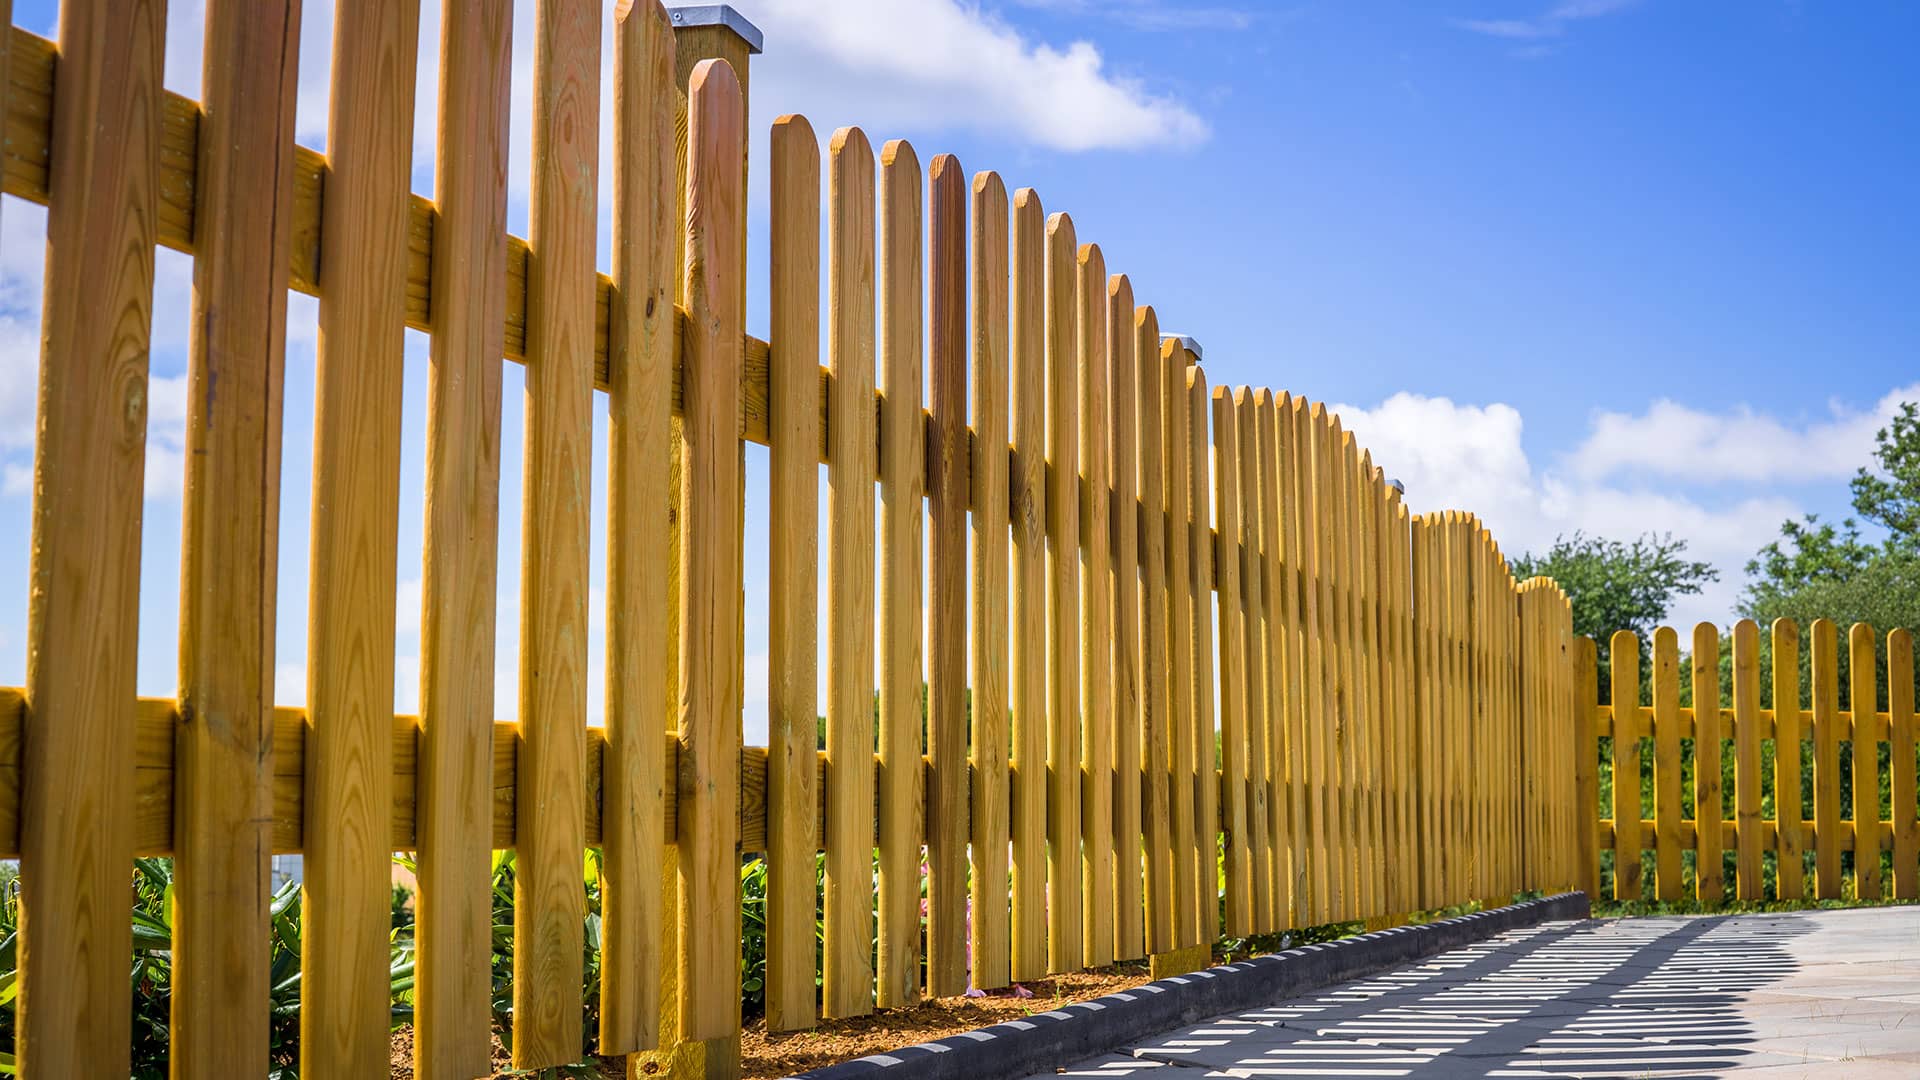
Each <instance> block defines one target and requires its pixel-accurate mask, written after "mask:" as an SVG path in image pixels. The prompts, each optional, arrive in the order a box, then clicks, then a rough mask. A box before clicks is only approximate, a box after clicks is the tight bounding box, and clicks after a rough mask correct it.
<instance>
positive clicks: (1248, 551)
mask: <svg viewBox="0 0 1920 1080" xmlns="http://www.w3.org/2000/svg"><path fill="white" fill-rule="evenodd" d="M1233 414H1234V420H1233V429H1234V463H1235V466H1236V468H1237V470H1238V473H1239V475H1238V476H1237V477H1236V483H1237V484H1238V488H1239V491H1238V498H1237V500H1236V506H1235V509H1236V510H1237V511H1238V516H1239V520H1238V521H1237V522H1236V524H1235V531H1236V533H1237V539H1238V543H1237V545H1236V547H1237V551H1236V553H1235V554H1236V557H1237V559H1238V562H1239V574H1240V596H1239V602H1238V606H1239V612H1240V635H1241V646H1240V647H1241V655H1240V663H1241V665H1242V667H1241V669H1240V671H1241V675H1242V678H1243V680H1244V684H1245V688H1244V690H1243V691H1242V693H1243V694H1244V696H1243V697H1242V698H1241V707H1242V708H1243V709H1244V710H1245V712H1244V713H1243V719H1242V725H1243V726H1242V729H1241V730H1242V732H1243V735H1242V740H1243V742H1244V744H1245V747H1246V755H1247V757H1246V773H1247V793H1246V800H1247V805H1246V832H1247V852H1248V856H1249V857H1248V861H1247V876H1248V885H1249V886H1250V893H1251V903H1252V907H1250V908H1249V909H1248V910H1249V913H1250V915H1251V918H1252V920H1253V930H1254V932H1255V933H1259V934H1264V933H1269V932H1271V931H1272V930H1273V928H1274V920H1273V852H1272V849H1271V848H1270V847H1269V846H1268V822H1267V805H1268V802H1269V800H1270V798H1271V791H1270V789H1269V787H1268V775H1267V769H1268V765H1269V761H1268V758H1267V731H1268V716H1269V713H1268V706H1269V704H1270V703H1269V701H1268V697H1267V677H1268V676H1269V675H1270V674H1271V673H1272V672H1271V668H1270V666H1269V665H1268V663H1267V630H1268V625H1267V617H1266V602H1265V601H1264V599H1263V596H1264V594H1265V592H1266V577H1265V570H1266V568H1265V567H1264V566H1263V565H1262V558H1263V555H1262V549H1261V538H1260V515H1261V506H1260V494H1261V493H1260V428H1259V417H1258V415H1257V414H1256V411H1255V408H1254V399H1253V390H1252V389H1251V388H1249V387H1245V386H1243V387H1240V388H1239V389H1238V390H1236V391H1234V394H1233Z"/></svg>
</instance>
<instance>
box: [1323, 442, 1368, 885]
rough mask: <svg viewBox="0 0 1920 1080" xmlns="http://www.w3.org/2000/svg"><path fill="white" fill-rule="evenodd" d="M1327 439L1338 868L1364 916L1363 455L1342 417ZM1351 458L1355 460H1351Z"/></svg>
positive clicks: (1331, 748)
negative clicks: (1358, 526) (1359, 482)
mask: <svg viewBox="0 0 1920 1080" xmlns="http://www.w3.org/2000/svg"><path fill="white" fill-rule="evenodd" d="M1325 440H1326V447H1327V453H1326V469H1327V472H1326V476H1327V490H1328V493H1329V495H1330V500H1329V501H1330V503H1331V513H1330V514H1329V520H1328V523H1327V524H1328V528H1329V529H1330V533H1329V535H1328V543H1327V550H1328V551H1329V552H1330V553H1331V559H1332V569H1333V640H1334V650H1335V652H1334V656H1333V657H1332V660H1333V672H1332V676H1333V682H1334V707H1335V710H1336V711H1335V714H1334V715H1335V721H1334V732H1333V743H1332V745H1331V747H1330V750H1331V751H1332V754H1333V757H1334V762H1333V771H1334V773H1335V775H1337V776H1338V778H1339V781H1338V782H1339V803H1340V808H1339V811H1338V816H1337V817H1336V820H1337V821H1339V823H1340V833H1339V842H1338V843H1339V861H1338V862H1337V864H1336V867H1335V868H1336V870H1337V872H1338V873H1339V875H1340V885H1339V888H1338V890H1337V893H1336V894H1337V895H1338V897H1339V899H1340V906H1339V910H1340V912H1341V914H1340V917H1341V918H1342V919H1363V918H1365V917H1366V916H1367V915H1368V914H1369V912H1367V910H1366V893H1365V892H1364V891H1363V886H1364V884H1365V883H1364V882H1363V881H1362V879H1361V857H1362V850H1363V843H1364V840H1363V838H1364V835H1365V830H1366V818H1365V804H1364V802H1363V800H1362V797H1361V789H1360V784H1361V776H1360V773H1359V762H1358V760H1357V759H1356V757H1355V749H1356V745H1357V742H1358V735H1357V731H1358V727H1359V723H1360V711H1359V710H1360V708H1361V705H1360V702H1361V698H1360V694H1359V691H1358V688H1357V687H1356V685H1355V682H1356V680H1357V678H1358V676H1357V672H1356V667H1357V661H1358V655H1357V654H1358V651H1359V650H1358V641H1359V637H1358V631H1359V628H1358V625H1357V623H1358V619H1357V609H1356V599H1357V598H1356V596H1355V588H1354V580H1355V578H1356V576H1357V570H1356V568H1355V566H1354V534H1353V530H1354V519H1353V515H1352V510H1351V503H1352V501H1353V494H1354V493H1353V478H1352V471H1353V466H1355V465H1357V464H1358V461H1357V455H1354V454H1351V453H1350V452H1349V451H1350V449H1351V447H1352V444H1351V443H1350V442H1349V440H1348V438H1347V432H1346V431H1345V429H1344V428H1343V427H1342V426H1341V422H1340V418H1339V417H1338V416H1331V415H1330V416H1329V417H1328V425H1327V431H1326V434H1325ZM1350 457H1353V458H1355V460H1353V461H1351V462H1350V461H1349V458H1350Z"/></svg>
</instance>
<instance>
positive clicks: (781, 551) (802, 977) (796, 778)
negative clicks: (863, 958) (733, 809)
mask: <svg viewBox="0 0 1920 1080" xmlns="http://www.w3.org/2000/svg"><path fill="white" fill-rule="evenodd" d="M770 162H771V164H770V174H771V183H772V188H771V190H772V195H773V198H772V204H773V205H772V218H771V223H770V229H769V233H770V235H771V238H772V240H771V242H772V251H771V257H770V259H769V266H770V267H771V271H770V275H771V280H770V282H769V284H768V289H767V295H768V297H769V300H770V303H771V305H772V313H771V319H770V322H769V327H770V329H769V331H768V335H767V336H768V338H769V339H770V342H769V343H770V344H771V345H772V346H773V351H772V357H771V359H772V362H773V372H772V375H773V377H772V381H771V382H770V384H769V396H770V401H769V410H770V411H769V429H770V431H771V433H772V435H771V440H770V441H771V443H772V448H773V449H772V454H771V455H770V473H771V475H770V485H771V491H770V492H769V495H770V500H771V501H770V505H769V508H768V536H769V543H768V545H767V551H768V555H769V558H770V560H771V563H770V565H769V567H768V576H767V623H768V648H769V654H768V660H767V753H768V759H769V762H770V765H769V768H768V772H767V803H768V806H769V808H770V809H769V813H768V815H767V827H768V830H769V835H768V837H767V981H766V993H767V1024H768V1027H769V1028H771V1029H772V1030H776V1031H798V1030H800V1029H803V1028H810V1027H812V1026H813V1021H814V1013H815V1007H814V985H813V967H814V959H813V949H814V912H815V910H816V907H817V902H818V896H817V891H818V889H817V879H816V878H815V876H814V851H815V850H816V847H817V843H818V841H817V837H816V836H815V835H814V804H815V802H816V801H817V799H818V792H817V791H816V783H815V769H814V754H815V750H816V748H817V747H816V743H817V741H818V739H819V728H818V717H819V700H818V690H817V680H818V675H819V629H818V627H819V603H820V600H819V594H820V589H819V572H820V550H819V537H820V510H819V507H820V464H819V462H818V461H816V460H815V457H814V447H816V446H818V445H819V443H820V435H821V432H820V413H819V411H818V410H817V409H816V408H815V401H816V390H817V383H816V380H815V377H814V376H815V372H816V371H817V370H818V369H819V364H820V144H819V142H818V141H817V140H816V139H815V138H814V134H813V127H812V125H810V124H808V123H807V121H806V119H805V118H804V117H799V116H783V117H781V118H780V119H778V120H776V121H774V125H773V137H772V154H771V158H770Z"/></svg>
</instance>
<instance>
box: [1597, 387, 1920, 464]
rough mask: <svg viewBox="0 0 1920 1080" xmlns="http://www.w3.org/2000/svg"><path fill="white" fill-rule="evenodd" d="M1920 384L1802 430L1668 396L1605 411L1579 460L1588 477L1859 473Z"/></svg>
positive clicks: (1837, 410) (1838, 406) (1833, 413)
mask: <svg viewBox="0 0 1920 1080" xmlns="http://www.w3.org/2000/svg"><path fill="white" fill-rule="evenodd" d="M1903 401H1920V383H1914V384H1913V385H1911V386H1905V387H1901V388H1899V389H1896V390H1892V391H1890V392H1888V393H1887V394H1886V396H1884V397H1882V398H1881V399H1880V400H1879V402H1878V403H1876V404H1875V406H1874V407H1873V408H1871V409H1851V408H1848V407H1847V406H1846V405H1844V404H1842V403H1839V402H1835V403H1833V404H1832V405H1831V406H1829V415H1828V417H1827V418H1826V419H1824V420H1819V421H1814V422H1811V423H1806V424H1803V425H1799V426H1795V425H1792V424H1789V423H1786V422H1783V421H1781V420H1779V419H1778V418H1775V417H1772V416H1768V415H1766V414H1764V413H1757V412H1755V411H1753V410H1752V409H1751V408H1748V407H1747V406H1744V405H1742V406H1739V407H1737V408H1735V409H1734V410H1732V411H1731V412H1726V413H1710V412H1705V411H1702V410H1699V409H1694V408H1690V407H1688V406H1685V405H1681V404H1679V403H1677V402H1673V401H1669V400H1666V399H1661V400H1659V401H1656V402H1654V403H1653V404H1652V405H1650V406H1649V407H1648V408H1647V411H1645V412H1643V413H1638V414H1631V415H1630V414H1627V413H1615V412H1600V413H1596V414H1595V416H1594V418H1593V430H1592V431H1591V432H1590V433H1589V434H1588V435H1587V438H1586V440H1585V441H1584V442H1582V443H1581V444H1580V447H1579V449H1577V450H1575V451H1574V453H1573V457H1572V466H1573V469H1574V471H1576V472H1577V473H1579V474H1580V475H1581V476H1583V477H1586V478H1588V479H1599V478H1602V477H1607V476H1612V475H1615V474H1620V473H1627V474H1635V473H1644V474H1650V475H1655V476H1671V477H1675V478H1680V479H1693V480H1745V481H1755V482H1767V481H1790V480H1818V479H1829V478H1836V477H1845V476H1851V475H1852V474H1853V471H1854V470H1855V469H1857V468H1859V467H1860V466H1861V465H1862V464H1864V463H1865V462H1866V461H1867V459H1868V457H1869V455H1870V454H1871V453H1872V450H1873V435H1874V432H1876V431H1878V430H1879V429H1880V428H1882V427H1884V426H1886V424H1887V422H1888V421H1889V420H1890V419H1892V417H1893V415H1894V412H1895V411H1896V410H1897V409H1898V408H1899V406H1900V403H1901V402H1903Z"/></svg>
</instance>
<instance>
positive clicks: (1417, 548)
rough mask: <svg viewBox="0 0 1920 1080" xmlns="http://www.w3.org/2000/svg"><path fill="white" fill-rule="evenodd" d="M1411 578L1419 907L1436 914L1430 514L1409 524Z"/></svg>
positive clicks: (1414, 772)
mask: <svg viewBox="0 0 1920 1080" xmlns="http://www.w3.org/2000/svg"><path fill="white" fill-rule="evenodd" d="M1408 533H1409V535H1408V544H1407V548H1408V576H1409V578H1410V580H1411V593H1412V602H1413V642H1412V645H1413V648H1412V665H1413V675H1414V680H1413V742H1412V752H1413V760H1414V762H1415V765H1416V767H1415V769H1414V771H1413V783H1414V809H1415V827H1414V835H1415V840H1416V848H1417V850H1418V856H1417V858H1418V867H1419V874H1420V887H1419V900H1418V902H1419V905H1420V907H1421V908H1422V909H1427V910H1430V909H1432V908H1433V907H1434V906H1435V905H1436V904H1437V903H1438V900H1437V897H1438V896H1439V892H1440V890H1439V887H1438V885H1437V884H1436V883H1435V881H1434V877H1435V874H1436V873H1437V871H1438V869H1439V857H1438V849H1437V848H1436V847H1435V843H1436V841H1435V839H1434V835H1435V830H1436V829H1437V828H1438V825H1439V820H1440V814H1439V811H1438V808H1437V805H1436V800H1437V796H1438V792H1437V791H1436V787H1437V785H1436V784H1435V783H1434V782H1433V779H1432V776H1433V757H1434V755H1435V753H1437V751H1438V747H1437V745H1436V743H1435V738H1434V732H1433V726H1434V709H1435V700H1434V687H1435V685H1436V680H1437V672H1436V670H1435V666H1436V662H1437V660H1436V657H1435V656H1434V650H1433V644H1432V640H1431V635H1432V630H1433V614H1434V612H1433V596H1432V591H1431V584H1430V579H1431V575H1430V573H1429V570H1430V568H1431V566H1432V561H1433V560H1432V555H1431V554H1430V540H1429V537H1430V535H1431V534H1430V532H1429V529H1428V525H1427V516H1426V515H1425V514H1416V515H1414V516H1413V518H1412V520H1411V521H1410V522H1409V524H1408Z"/></svg>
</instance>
